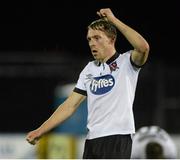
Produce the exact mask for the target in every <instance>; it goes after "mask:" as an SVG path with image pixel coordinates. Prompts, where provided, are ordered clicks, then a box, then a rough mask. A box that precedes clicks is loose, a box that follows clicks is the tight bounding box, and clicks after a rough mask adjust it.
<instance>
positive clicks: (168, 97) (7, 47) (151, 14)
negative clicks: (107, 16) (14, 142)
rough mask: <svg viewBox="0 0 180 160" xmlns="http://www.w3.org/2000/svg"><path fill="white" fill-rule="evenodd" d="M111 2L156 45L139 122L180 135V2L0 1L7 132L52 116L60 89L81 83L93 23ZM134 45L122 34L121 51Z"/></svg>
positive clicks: (1, 89)
mask: <svg viewBox="0 0 180 160" xmlns="http://www.w3.org/2000/svg"><path fill="white" fill-rule="evenodd" d="M157 3H158V4H157ZM104 7H109V8H111V9H112V11H113V12H114V14H115V15H116V16H117V17H118V18H119V19H120V20H122V21H123V22H125V23H126V24H128V25H129V26H131V27H132V28H134V29H135V30H137V31H138V32H139V33H141V34H142V35H143V36H144V37H145V39H146V40H147V41H148V42H149V44H150V48H151V51H150V55H149V59H148V62H147V64H146V65H145V67H144V68H143V69H142V70H141V73H140V77H139V82H138V86H137V92H136V97H135V102H134V114H135V119H136V128H137V129H138V128H139V127H141V126H144V125H153V124H154V125H159V126H161V127H163V128H165V129H166V130H167V131H169V132H170V133H180V124H179V123H178V122H179V121H180V116H179V114H180V83H179V82H180V72H179V68H180V64H179V59H178V58H179V36H180V31H179V28H180V25H179V19H180V14H179V5H178V1H177V0H176V1H173V0H171V1H162V2H159V1H158V2H155V1H150V0H148V1H130V0H127V1H118V0H101V1H98V0H85V1H74V0H66V1H65V0H61V1H58V2H56V1H44V2H42V1H23V2H22V1H21V2H19V1H5V2H0V102H1V103H0V105H1V116H0V122H1V127H0V132H26V131H29V130H32V129H34V128H36V127H38V126H39V125H40V124H41V123H42V122H43V121H44V120H46V119H47V118H48V117H49V116H50V114H51V113H52V112H53V110H54V107H55V106H54V90H55V88H56V87H57V86H58V85H63V84H67V83H76V81H77V79H78V76H79V73H80V71H81V70H82V69H83V67H84V66H85V65H86V63H87V62H88V61H90V60H92V57H91V53H90V51H89V48H88V45H87V41H86V31H87V30H86V27H87V25H89V24H90V23H91V21H93V20H95V19H97V18H98V16H97V15H96V11H98V10H99V9H101V8H104ZM129 49H131V46H130V44H129V43H128V42H127V41H126V39H125V38H124V37H123V36H122V35H121V34H120V33H119V35H118V40H117V50H118V51H119V52H121V53H123V52H125V51H127V50H129Z"/></svg>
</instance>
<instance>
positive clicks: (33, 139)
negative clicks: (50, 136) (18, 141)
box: [26, 129, 41, 145]
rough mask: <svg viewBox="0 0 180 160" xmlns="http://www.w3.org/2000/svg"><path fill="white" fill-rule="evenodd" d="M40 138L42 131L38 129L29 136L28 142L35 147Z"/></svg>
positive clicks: (27, 137)
mask: <svg viewBox="0 0 180 160" xmlns="http://www.w3.org/2000/svg"><path fill="white" fill-rule="evenodd" d="M40 137H41V134H40V131H39V130H38V129H36V130H34V131H31V132H29V133H28V134H27V136H26V140H27V141H28V142H29V143H30V144H32V145H35V144H36V143H37V142H38V140H39V139H40Z"/></svg>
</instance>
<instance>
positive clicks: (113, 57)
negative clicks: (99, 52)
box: [106, 52, 119, 65]
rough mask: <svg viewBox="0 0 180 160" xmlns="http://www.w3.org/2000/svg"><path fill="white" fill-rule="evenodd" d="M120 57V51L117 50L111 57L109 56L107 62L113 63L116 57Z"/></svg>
mask: <svg viewBox="0 0 180 160" xmlns="http://www.w3.org/2000/svg"><path fill="white" fill-rule="evenodd" d="M118 57H119V53H118V52H116V53H115V54H114V55H113V56H112V57H111V58H109V59H108V60H107V61H106V64H108V65H109V64H111V63H112V62H113V61H114V60H115V59H116V58H118Z"/></svg>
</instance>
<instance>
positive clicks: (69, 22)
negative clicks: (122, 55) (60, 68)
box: [0, 0, 180, 64]
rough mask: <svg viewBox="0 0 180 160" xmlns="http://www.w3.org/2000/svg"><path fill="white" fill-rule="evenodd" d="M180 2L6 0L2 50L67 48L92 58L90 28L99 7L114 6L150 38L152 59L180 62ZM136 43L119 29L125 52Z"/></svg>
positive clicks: (1, 10) (1, 14) (0, 8)
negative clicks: (18, 0) (129, 42)
mask: <svg viewBox="0 0 180 160" xmlns="http://www.w3.org/2000/svg"><path fill="white" fill-rule="evenodd" d="M1 3H2V2H1ZM178 6H179V5H178V1H177V0H176V1H173V0H172V1H163V2H161V1H158V4H157V2H155V1H150V0H148V1H130V0H126V1H119V0H99V1H98V0H84V1H83V0H82V1H77V0H76V1H74V0H61V1H59V2H56V1H44V2H42V1H36V2H34V1H33V2H32V1H24V2H17V1H9V2H8V1H6V2H3V4H1V5H0V23H1V27H0V35H1V36H0V41H1V45H0V51H5V52H6V51H50V50H57V51H61V50H66V51H69V52H70V53H72V54H77V55H80V56H85V57H86V56H87V55H88V54H89V48H88V45H87V41H86V27H87V25H88V24H89V23H90V22H91V21H93V20H94V19H97V18H98V16H97V15H96V11H98V10H99V9H100V8H104V7H105V8H106V7H110V8H111V9H112V11H113V12H114V14H115V15H116V16H117V17H118V18H119V19H120V20H122V21H123V22H125V23H126V24H128V25H129V26H131V27H132V28H134V29H136V30H137V31H138V32H139V33H141V34H142V35H143V36H144V37H145V38H146V40H147V41H148V42H149V44H150V47H151V51H150V54H151V56H150V58H152V60H157V61H159V60H160V61H164V62H165V63H169V62H170V63H172V64H178V61H177V57H178V51H179V40H178V37H179V36H178V35H180V34H179V33H180V31H179V28H180V25H179V23H178V22H179V19H180V14H179V7H178ZM130 47H131V46H130V45H129V44H128V43H127V42H126V40H125V39H123V37H121V34H119V39H118V43H117V49H118V50H119V51H120V52H123V51H126V50H128V49H129V48H130ZM23 54H24V53H23Z"/></svg>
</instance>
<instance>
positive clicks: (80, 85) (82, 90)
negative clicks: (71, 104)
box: [74, 65, 88, 96]
mask: <svg viewBox="0 0 180 160" xmlns="http://www.w3.org/2000/svg"><path fill="white" fill-rule="evenodd" d="M87 70H88V65H86V67H85V68H84V69H83V70H82V71H81V73H80V75H79V79H78V81H77V83H76V86H75V88H74V92H77V93H79V94H82V95H85V96H87V92H86V91H87V89H86V84H85V80H86V75H87Z"/></svg>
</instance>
